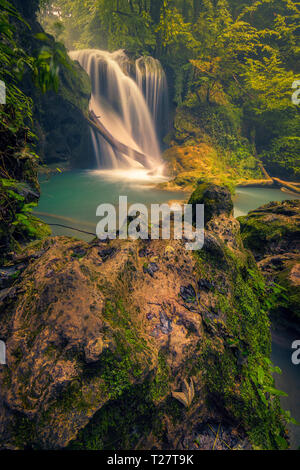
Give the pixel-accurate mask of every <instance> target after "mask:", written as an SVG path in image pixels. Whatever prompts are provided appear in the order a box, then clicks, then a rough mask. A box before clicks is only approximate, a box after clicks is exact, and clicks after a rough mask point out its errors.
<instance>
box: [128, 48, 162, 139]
mask: <svg viewBox="0 0 300 470" xmlns="http://www.w3.org/2000/svg"><path fill="white" fill-rule="evenodd" d="M135 66H136V80H137V84H138V86H139V88H140V90H141V91H142V92H143V94H144V96H145V98H146V102H147V104H148V107H149V109H150V111H151V114H152V117H153V119H154V122H155V125H156V130H157V132H158V134H159V136H160V138H162V137H163V136H164V135H165V134H166V133H167V131H168V128H169V124H168V121H169V93H168V82H167V77H166V74H165V71H164V69H163V68H162V65H161V63H160V62H159V60H157V59H154V58H153V57H150V56H145V57H140V58H139V59H137V60H136V63H135Z"/></svg>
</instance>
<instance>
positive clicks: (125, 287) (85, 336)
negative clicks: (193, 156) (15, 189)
mask: <svg viewBox="0 0 300 470" xmlns="http://www.w3.org/2000/svg"><path fill="white" fill-rule="evenodd" d="M21 262H22V256H21V257H19V258H18V263H21ZM23 264H24V266H23V268H22V270H19V271H20V274H19V277H17V278H16V279H15V280H14V282H13V283H11V284H10V285H9V286H6V287H5V290H4V291H2V296H1V299H2V303H1V308H0V315H1V322H0V338H1V339H2V340H4V341H5V343H6V347H7V365H6V366H0V442H1V447H2V448H18V449H23V448H42V449H61V448H66V447H67V446H69V447H71V448H75V449H133V448H139V449H152V448H156V449H212V448H219V449H224V448H235V449H239V448H241V449H245V448H251V447H252V445H254V446H255V447H259V448H266V449H272V448H282V447H285V446H286V441H285V434H284V427H283V425H282V422H281V410H280V406H279V401H278V399H277V398H276V397H275V395H273V394H272V392H270V390H272V388H269V387H272V386H273V378H272V376H271V373H270V363H269V360H268V358H269V355H270V332H269V321H268V317H267V313H266V310H267V308H266V305H265V298H264V295H265V294H264V290H263V288H262V284H263V281H262V278H261V275H260V274H259V272H258V270H257V268H256V264H255V261H254V259H253V257H252V255H251V254H250V253H249V252H247V251H246V250H245V249H244V247H243V245H242V243H241V239H240V231H239V223H238V222H237V221H236V220H235V219H234V218H233V217H232V216H231V215H230V211H229V209H228V210H227V209H226V210H225V211H221V213H220V211H217V215H215V216H214V215H212V217H211V218H210V221H208V222H207V227H206V239H205V245H204V248H203V249H202V250H201V251H199V252H194V253H193V252H189V251H187V250H186V249H185V244H184V242H183V241H180V240H177V241H165V240H164V241H161V240H157V241H141V240H139V241H124V240H122V241H120V240H115V241H112V242H110V243H107V244H106V243H101V242H99V241H94V242H92V243H90V244H88V243H84V242H81V241H76V240H74V239H70V238H66V237H57V238H50V239H47V240H45V241H43V242H39V244H35V245H32V246H30V247H29V248H27V250H26V252H25V253H24V255H23ZM154 267H155V269H154ZM150 268H151V269H150Z"/></svg>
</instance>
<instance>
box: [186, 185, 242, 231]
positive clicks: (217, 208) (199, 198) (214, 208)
mask: <svg viewBox="0 0 300 470" xmlns="http://www.w3.org/2000/svg"><path fill="white" fill-rule="evenodd" d="M189 204H192V205H193V209H194V207H195V206H196V205H197V204H204V222H205V224H207V222H209V221H210V220H211V219H212V218H213V217H216V216H219V215H221V214H224V215H225V216H227V217H229V216H230V215H232V213H233V202H232V199H231V194H230V191H229V189H228V188H227V187H225V186H223V187H221V186H217V185H215V184H212V183H200V184H198V186H197V188H196V190H195V191H194V192H193V194H192V195H191V197H190V199H189ZM193 212H194V213H195V211H193Z"/></svg>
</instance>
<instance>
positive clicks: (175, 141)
mask: <svg viewBox="0 0 300 470" xmlns="http://www.w3.org/2000/svg"><path fill="white" fill-rule="evenodd" d="M165 141H166V143H167V144H168V145H169V148H168V149H167V150H166V151H165V153H164V155H163V157H164V159H165V161H166V163H167V167H168V171H169V173H170V175H171V176H172V177H173V179H172V180H171V181H169V182H168V183H164V184H163V187H166V188H168V189H176V188H177V189H178V188H182V187H184V188H187V189H191V188H193V187H194V185H195V183H196V182H197V181H198V180H201V181H208V182H212V183H215V184H219V185H223V184H227V185H228V186H231V187H234V186H235V185H237V184H241V183H245V182H246V181H248V180H253V179H259V178H261V177H262V174H261V170H260V168H259V166H258V164H257V160H256V158H255V157H254V155H253V151H252V148H251V145H250V144H249V142H248V140H247V139H246V138H244V137H242V130H241V121H240V113H239V111H238V110H237V109H236V108H234V107H233V106H231V105H230V104H229V103H227V104H226V105H217V104H213V103H211V104H207V103H206V104H205V103H201V104H200V103H199V102H198V101H197V102H196V103H193V102H192V103H189V101H188V100H187V101H186V102H185V104H182V105H180V106H178V108H177V109H176V113H175V118H174V125H173V129H172V131H171V132H170V133H169V135H168V136H167V138H166V139H165Z"/></svg>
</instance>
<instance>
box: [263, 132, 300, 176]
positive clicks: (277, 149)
mask: <svg viewBox="0 0 300 470" xmlns="http://www.w3.org/2000/svg"><path fill="white" fill-rule="evenodd" d="M261 158H262V160H263V162H264V163H265V165H266V168H267V169H268V171H269V172H270V173H271V174H273V175H274V176H276V175H278V176H281V175H282V176H285V177H288V178H295V179H298V178H299V176H300V137H298V136H288V137H282V138H278V139H274V140H273V141H272V142H271V145H270V149H269V150H265V151H264V152H263V153H262V154H261Z"/></svg>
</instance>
